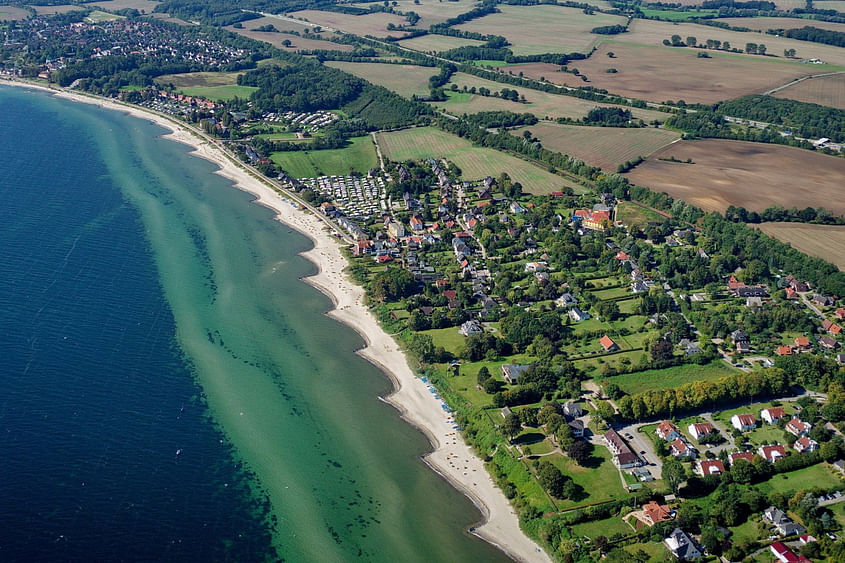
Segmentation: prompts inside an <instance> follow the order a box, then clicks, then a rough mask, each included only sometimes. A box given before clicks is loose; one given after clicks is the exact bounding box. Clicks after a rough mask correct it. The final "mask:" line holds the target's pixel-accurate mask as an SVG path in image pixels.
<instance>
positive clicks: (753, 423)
mask: <svg viewBox="0 0 845 563" xmlns="http://www.w3.org/2000/svg"><path fill="white" fill-rule="evenodd" d="M731 426H733V427H734V428H736V429H737V430H739V431H740V432H745V431H746V430H754V429H755V428H757V420H756V419H755V418H754V415H753V414H735V415H733V416H732V417H731Z"/></svg>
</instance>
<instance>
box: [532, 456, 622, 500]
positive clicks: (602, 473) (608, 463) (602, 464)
mask: <svg viewBox="0 0 845 563" xmlns="http://www.w3.org/2000/svg"><path fill="white" fill-rule="evenodd" d="M591 457H592V458H593V459H592V461H593V462H594V463H592V464H589V463H588V465H589V466H588V467H581V466H580V465H578V464H577V463H575V462H574V461H572V460H571V459H569V458H568V457H564V456H561V455H552V456H548V457H544V458H543V459H545V460H546V461H549V462H551V463H553V464H555V465H556V466H557V467H558V469H560V470H561V471H562V472H563V473H564V474H565V475H569V476H570V477H572V480H573V481H575V483H576V484H577V485H580V486H581V487H582V488H583V489H584V494H585V495H586V496H585V497H582V498H579V499H576V500H563V501H556V503H557V505H558V507H559V508H568V507H570V506H580V505H582V504H589V503H592V502H600V501H603V500H609V499H620V498H626V497H627V496H628V494H629V493H628V492H627V491H626V490H625V489H623V488H622V481H621V479H620V478H619V470H618V469H616V466H615V465H613V460H612V456H611V454H610V452H609V451H608V450H607V448H604V447H601V446H596V447H594V448H593V453H592V456H591Z"/></svg>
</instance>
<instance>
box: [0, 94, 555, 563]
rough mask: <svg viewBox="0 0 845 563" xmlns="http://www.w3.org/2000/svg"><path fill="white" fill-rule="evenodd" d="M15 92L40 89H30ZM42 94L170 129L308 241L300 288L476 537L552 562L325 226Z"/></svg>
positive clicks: (227, 158)
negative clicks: (448, 489) (157, 134)
mask: <svg viewBox="0 0 845 563" xmlns="http://www.w3.org/2000/svg"><path fill="white" fill-rule="evenodd" d="M4 83H5V82H4ZM18 85H21V86H25V87H39V86H33V85H31V84H29V83H21V84H18ZM40 88H41V89H44V90H47V91H49V92H52V93H53V94H55V95H57V96H60V97H62V98H66V99H69V100H73V101H78V102H85V103H89V104H95V105H98V106H100V107H103V108H106V109H111V110H116V111H121V112H124V113H128V114H130V115H132V116H134V117H138V118H141V119H146V120H149V121H152V122H154V123H156V124H158V125H160V126H162V127H164V128H166V129H169V130H170V131H171V133H169V134H167V135H165V136H164V137H165V138H168V139H171V140H174V141H177V142H180V143H183V144H186V145H189V146H190V147H192V148H193V149H194V152H193V153H192V154H194V155H195V156H199V157H201V158H205V159H206V160H209V161H211V162H213V163H215V164H217V165H218V166H219V167H220V169H219V170H218V171H217V174H219V175H221V176H223V177H225V178H227V179H229V180H231V181H232V182H233V183H234V185H235V187H237V188H239V189H241V190H244V191H246V192H249V193H251V194H253V195H254V196H256V203H258V204H260V205H264V206H266V207H268V208H270V209H271V210H273V211H274V212H275V213H276V218H277V219H278V220H279V221H281V222H282V223H284V224H285V225H287V226H289V227H291V228H294V229H296V230H297V231H299V232H300V233H302V234H303V235H305V236H307V237H308V238H310V239H311V240H312V241H313V243H314V248H312V249H311V250H308V251H306V252H303V253H302V256H303V257H305V258H306V259H308V260H310V261H311V262H313V263H314V264H315V265H316V266H317V268H318V272H317V273H316V274H314V275H313V276H311V277H308V278H305V279H304V281H306V282H307V283H309V284H310V285H312V286H314V287H315V288H317V289H319V290H320V291H322V292H323V293H325V294H326V295H327V296H328V297H329V298H330V299H331V300H332V301H333V303H334V309H333V310H331V311H328V312H327V314H328V315H329V316H331V317H332V318H334V319H337V320H338V321H340V322H342V323H344V324H346V325H348V326H350V327H351V328H353V329H354V330H355V331H356V332H358V334H360V335H361V337H362V338H363V339H364V341H365V342H366V346H365V347H364V348H362V349H360V350H359V351H358V353H359V354H360V355H361V356H362V357H364V358H366V359H367V360H369V361H370V362H372V363H373V364H375V365H376V366H378V367H379V368H380V369H381V370H382V371H383V372H384V373H385V374H387V375H388V376H389V377H390V379H391V380H392V381H393V383H394V387H395V391H394V392H393V393H392V394H391V395H390V396H388V397H385V398H384V400H385V401H387V402H388V403H389V404H391V405H393V406H394V407H396V409H397V410H399V412H400V413H401V415H402V418H403V419H404V420H406V421H407V422H409V423H410V424H412V425H413V426H415V427H416V428H418V429H419V430H420V431H422V432H423V433H424V434H425V435H426V436H427V437H428V439H429V440H430V442H431V443H432V447H433V450H432V451H431V452H430V453H428V454H425V455H424V456H423V460H424V461H425V462H426V463H427V464H428V465H429V466H430V467H431V468H432V469H433V470H434V471H436V472H437V473H438V474H440V475H441V476H442V477H443V478H444V479H446V480H447V481H449V482H450V483H451V484H452V485H453V486H454V487H455V488H456V489H458V490H459V491H461V492H462V493H464V494H465V495H466V496H467V497H469V498H470V499H471V500H472V502H473V503H474V504H475V505H476V506H477V507H478V509H479V510H480V511H481V512H482V514H483V515H484V521H483V522H482V523H480V524H479V525H477V526H476V527H475V528H474V529H473V533H474V534H475V535H477V536H479V537H480V538H482V539H484V540H486V541H487V542H489V543H491V544H493V545H495V546H496V547H498V548H499V549H501V550H502V551H504V552H505V553H506V554H508V555H509V556H510V557H511V558H513V559H515V560H516V561H526V562H527V561H531V562H534V561H537V562H547V561H551V559H550V558H549V556H548V555H547V554H546V553H545V552H544V551H542V550H541V549H540V547H539V545H537V544H536V543H535V542H534V541H533V540H531V539H530V538H528V536H526V535H525V534H524V533H523V532H522V530H520V528H519V519H518V517H517V514H516V512H515V510H514V509H513V507H512V506H511V505H510V503H509V502H508V500H507V498H506V497H505V495H504V493H503V492H502V491H501V489H499V488H498V487H496V485H495V483H494V482H493V479H492V478H491V477H490V474H489V473H488V472H487V471H486V469H485V467H484V463H483V462H482V460H481V459H480V458H479V457H477V456H476V455H475V453H474V452H473V451H472V449H471V448H470V446H469V445H468V444H467V443H466V442H464V440H463V438H462V437H461V436H460V435H459V434H458V433H457V431H456V430H455V428H454V422H453V421H452V417H451V415H450V414H449V413H447V412H446V411H445V410H444V409H443V407H442V403H441V401H440V400H439V399H437V398H435V397H434V394H432V393H431V392H429V389H428V386H427V385H426V383H425V382H423V381H422V380H421V379H420V378H418V377H417V376H416V375H415V374H414V372H413V370H412V369H411V367H410V366H409V365H408V360H407V358H406V356H405V354H404V353H403V352H402V350H401V348H399V345H398V344H397V343H396V341H395V340H394V339H393V338H392V337H391V336H390V335H388V334H387V333H386V332H385V331H384V330H383V329H382V328H381V326H380V325H379V324H378V321H377V320H376V318H375V316H374V315H373V314H372V313H371V312H370V310H369V308H368V307H367V306H366V305H365V300H364V289H363V288H362V287H360V286H358V285H355V284H354V283H353V282H352V281H351V280H350V279H349V277H348V276H347V275H346V273H345V270H346V268H347V266H348V262H347V260H346V258H345V256H344V255H343V253H342V252H341V245H340V243H339V241H338V240H337V238H336V237H335V236H334V235H333V233H332V231H330V229H329V226H328V225H327V224H326V223H324V222H323V221H322V220H321V219H320V218H319V217H318V216H316V215H315V214H314V213H310V212H307V211H302V210H300V208H299V204H298V203H296V202H295V201H294V199H293V196H292V195H291V194H290V193H287V192H286V191H285V190H281V189H280V188H278V187H272V186H271V185H270V184H269V183H268V182H267V181H265V180H263V179H262V178H261V177H260V175H258V174H257V173H255V171H252V172H250V171H249V170H248V169H247V168H248V167H247V165H245V164H243V163H240V162H238V161H235V160H234V157H232V156H231V155H229V154H227V153H226V152H224V150H223V149H222V148H221V147H220V146H219V145H218V144H217V143H216V142H215V141H214V140H213V139H211V138H209V137H207V136H205V135H204V134H202V132H200V131H198V130H196V129H195V128H193V127H189V126H188V125H187V124H185V123H182V122H179V121H177V120H175V119H171V118H169V117H166V116H164V115H161V114H158V113H153V112H150V111H147V110H145V109H144V108H140V107H138V106H133V105H129V104H123V103H119V102H117V101H114V100H110V99H106V98H97V97H93V96H90V95H82V94H79V93H76V92H72V91H67V90H60V91H57V90H55V89H52V88H46V87H43V86H41V87H40Z"/></svg>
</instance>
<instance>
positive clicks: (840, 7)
mask: <svg viewBox="0 0 845 563" xmlns="http://www.w3.org/2000/svg"><path fill="white" fill-rule="evenodd" d="M814 5H815V6H816V9H818V10H836V11H837V12H845V1H843V0H819V2H815V4H814Z"/></svg>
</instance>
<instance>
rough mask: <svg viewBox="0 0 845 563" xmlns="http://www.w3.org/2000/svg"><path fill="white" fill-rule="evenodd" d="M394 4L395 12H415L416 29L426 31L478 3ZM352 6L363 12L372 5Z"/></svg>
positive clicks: (428, 0)
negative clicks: (417, 19) (416, 18)
mask: <svg viewBox="0 0 845 563" xmlns="http://www.w3.org/2000/svg"><path fill="white" fill-rule="evenodd" d="M396 4H397V5H396V6H394V9H395V10H396V11H397V12H402V13H408V12H416V13H417V14H418V15H419V16H420V21H418V22H417V25H416V27H418V28H420V29H428V28H429V27H431V26H432V25H435V24H438V23H443V22H445V21H446V20H448V19H450V18H454V17H455V16H459V15H461V14H465V13H466V12H469V11H470V10H472V9H473V8H474V7H475V6H476V5H477V4H478V3H477V2H475V1H474V0H458V1H457V2H455V1H453V0H449V1H448V2H440V1H439V0H419V3H418V4H415V3H414V1H413V0H396ZM352 5H353V6H357V7H359V8H364V9H365V10H366V9H369V8H370V7H371V6H372V4H366V3H365V4H352Z"/></svg>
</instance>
